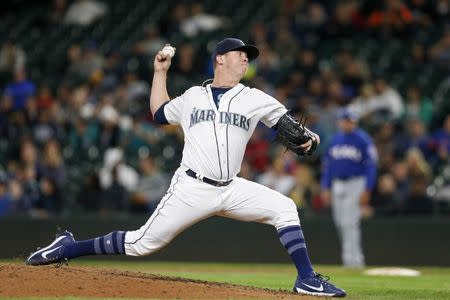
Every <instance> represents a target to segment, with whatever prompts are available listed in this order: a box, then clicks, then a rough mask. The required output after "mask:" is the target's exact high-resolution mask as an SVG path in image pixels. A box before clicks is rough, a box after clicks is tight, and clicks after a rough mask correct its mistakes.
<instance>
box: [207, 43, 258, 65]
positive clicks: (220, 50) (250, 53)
mask: <svg viewBox="0 0 450 300" xmlns="http://www.w3.org/2000/svg"><path fill="white" fill-rule="evenodd" d="M236 50H241V51H244V52H245V53H247V57H248V61H252V60H254V59H255V58H257V57H258V55H259V50H258V48H256V47H255V46H253V45H246V44H244V42H243V41H241V40H240V39H235V38H226V39H223V40H221V41H220V42H218V43H217V45H216V48H214V51H213V53H212V60H213V61H214V60H215V58H216V56H217V55H222V54H225V53H227V52H230V51H236Z"/></svg>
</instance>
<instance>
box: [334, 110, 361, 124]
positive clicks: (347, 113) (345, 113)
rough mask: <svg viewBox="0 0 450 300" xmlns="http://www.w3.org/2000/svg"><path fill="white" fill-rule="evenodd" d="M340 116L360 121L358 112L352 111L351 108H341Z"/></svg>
mask: <svg viewBox="0 0 450 300" xmlns="http://www.w3.org/2000/svg"><path fill="white" fill-rule="evenodd" d="M338 118H339V119H345V120H350V121H353V122H356V121H358V114H356V113H355V112H354V111H352V110H351V109H349V108H341V109H340V110H339V111H338Z"/></svg>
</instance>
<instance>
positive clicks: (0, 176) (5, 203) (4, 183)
mask: <svg viewBox="0 0 450 300" xmlns="http://www.w3.org/2000/svg"><path fill="white" fill-rule="evenodd" d="M12 201H13V200H12V197H11V194H10V193H9V190H8V178H7V176H6V174H5V173H4V172H1V173H0V218H1V217H3V216H7V215H8V214H10V213H11V206H12Z"/></svg>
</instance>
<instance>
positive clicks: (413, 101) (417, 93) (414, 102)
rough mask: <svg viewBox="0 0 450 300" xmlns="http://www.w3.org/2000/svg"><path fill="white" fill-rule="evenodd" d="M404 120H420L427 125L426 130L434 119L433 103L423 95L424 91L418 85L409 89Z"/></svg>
mask: <svg viewBox="0 0 450 300" xmlns="http://www.w3.org/2000/svg"><path fill="white" fill-rule="evenodd" d="M404 118H405V119H411V118H416V119H419V120H421V121H422V122H423V123H424V124H425V127H426V128H428V127H429V126H430V125H431V121H432V118H433V103H432V101H431V99H430V98H428V97H426V96H423V95H422V91H421V89H420V88H419V86H417V85H411V86H409V87H408V90H407V96H406V105H405V113H404Z"/></svg>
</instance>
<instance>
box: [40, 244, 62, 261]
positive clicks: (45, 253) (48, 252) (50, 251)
mask: <svg viewBox="0 0 450 300" xmlns="http://www.w3.org/2000/svg"><path fill="white" fill-rule="evenodd" d="M61 247H62V245H61V246H58V247H56V248H55V249H52V250H48V251H44V252H42V257H43V258H45V259H48V258H47V255H49V254H50V253H52V252H55V251H56V250H58V249H59V248H61Z"/></svg>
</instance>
